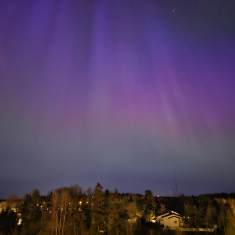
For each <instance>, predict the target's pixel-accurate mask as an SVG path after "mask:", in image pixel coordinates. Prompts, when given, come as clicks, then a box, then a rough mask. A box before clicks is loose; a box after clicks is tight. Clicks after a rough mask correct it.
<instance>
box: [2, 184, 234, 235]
mask: <svg viewBox="0 0 235 235" xmlns="http://www.w3.org/2000/svg"><path fill="white" fill-rule="evenodd" d="M234 208H235V196H234V194H231V195H227V194H217V195H202V196H184V195H182V196H177V197H154V195H153V194H152V192H151V191H150V190H147V191H146V192H145V194H144V195H141V194H134V193H119V192H118V191H117V190H116V191H114V192H111V191H109V190H104V189H103V187H102V185H101V184H99V183H97V185H96V186H95V188H94V189H88V190H86V191H83V190H82V188H81V187H80V186H78V185H76V186H71V187H63V188H59V189H56V190H54V191H52V192H50V193H48V194H47V195H46V196H43V195H40V192H39V190H33V191H32V192H31V193H29V194H26V195H25V197H24V198H23V199H22V200H21V201H20V203H19V205H18V208H17V211H12V210H11V208H8V209H7V210H4V211H2V212H1V213H0V234H2V235H3V234H13V235H48V234H49V235H70V234H71V235H97V234H104V235H160V234H164V235H168V234H169V235H170V234H181V232H174V231H166V230H163V229H162V227H161V226H160V225H159V224H158V223H151V218H154V217H156V216H157V215H160V214H162V213H164V212H167V211H169V210H173V211H176V212H178V213H180V214H181V215H182V217H183V218H184V222H185V225H186V226H188V227H213V226H215V225H216V226H217V227H218V229H217V232H216V234H221V235H234V234H235V225H234V220H235V217H234ZM19 219H20V222H19ZM182 233H183V232H182ZM184 234H185V233H184ZM188 234H191V233H188ZM193 234H195V235H196V233H193ZM203 234H206V233H203Z"/></svg>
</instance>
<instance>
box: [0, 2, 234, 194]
mask: <svg viewBox="0 0 235 235" xmlns="http://www.w3.org/2000/svg"><path fill="white" fill-rule="evenodd" d="M234 12H235V2H234V1H233V0H231V1H229V0H228V1H222V0H221V1H219V0H187V1H186V0H184V1H183V0H182V1H180V0H174V1H173V0H172V1H168V0H37V1H32V0H31V1H30V0H28V1H27V0H20V1H19V0H1V1H0V197H5V196H7V195H11V194H20V195H22V194H23V193H26V192H28V191H31V190H32V189H33V188H39V189H40V190H41V191H42V192H47V191H48V190H50V189H53V188H55V187H60V186H64V185H72V184H76V183H78V184H80V185H81V186H83V187H85V188H86V187H89V186H94V185H95V184H96V182H97V181H99V182H101V183H102V184H103V185H104V187H105V188H110V189H114V188H118V189H119V190H120V191H127V192H131V191H132V192H144V190H145V189H151V190H152V191H153V192H154V193H159V194H161V195H163V194H165V195H173V194H176V193H185V194H200V193H212V192H232V191H235V170H234V166H235V92H234V89H235V14H234Z"/></svg>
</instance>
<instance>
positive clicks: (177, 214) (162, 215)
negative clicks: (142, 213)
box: [157, 211, 182, 220]
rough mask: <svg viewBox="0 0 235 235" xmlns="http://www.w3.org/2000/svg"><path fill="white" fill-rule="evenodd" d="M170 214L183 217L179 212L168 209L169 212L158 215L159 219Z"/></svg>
mask: <svg viewBox="0 0 235 235" xmlns="http://www.w3.org/2000/svg"><path fill="white" fill-rule="evenodd" d="M169 216H170V217H178V218H182V216H181V215H180V214H179V213H177V212H175V211H168V212H167V213H164V214H161V215H159V216H157V219H158V220H160V219H162V218H165V217H169Z"/></svg>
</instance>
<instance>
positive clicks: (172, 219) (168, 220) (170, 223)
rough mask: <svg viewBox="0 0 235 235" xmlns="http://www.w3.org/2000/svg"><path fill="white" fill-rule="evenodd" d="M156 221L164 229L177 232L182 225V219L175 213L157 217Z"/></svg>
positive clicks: (170, 212) (171, 212)
mask: <svg viewBox="0 0 235 235" xmlns="http://www.w3.org/2000/svg"><path fill="white" fill-rule="evenodd" d="M156 221H157V222H158V223H159V224H160V225H162V226H163V227H164V229H170V230H177V229H178V228H180V227H183V225H184V222H183V217H182V216H181V215H180V214H179V213H177V212H175V211H169V212H167V213H164V214H162V215H159V216H157V218H156Z"/></svg>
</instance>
